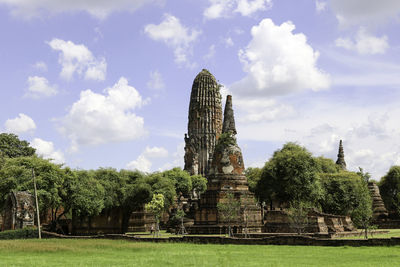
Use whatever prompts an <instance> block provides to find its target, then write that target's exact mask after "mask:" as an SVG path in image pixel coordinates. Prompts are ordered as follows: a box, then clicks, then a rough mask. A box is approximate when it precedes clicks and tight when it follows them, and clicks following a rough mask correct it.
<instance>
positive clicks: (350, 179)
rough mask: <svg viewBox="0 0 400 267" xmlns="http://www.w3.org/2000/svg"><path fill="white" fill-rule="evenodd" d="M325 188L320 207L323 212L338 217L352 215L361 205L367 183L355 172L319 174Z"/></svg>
mask: <svg viewBox="0 0 400 267" xmlns="http://www.w3.org/2000/svg"><path fill="white" fill-rule="evenodd" d="M319 177H320V179H321V184H322V188H323V192H324V194H323V197H322V198H321V199H320V205H321V208H322V211H323V212H326V213H330V214H336V215H350V214H351V213H352V212H353V210H354V209H355V208H356V207H357V206H359V205H360V201H361V199H362V198H361V195H362V192H363V190H364V188H365V183H364V182H363V180H362V179H361V177H360V176H359V175H357V174H356V173H354V172H347V171H341V172H338V173H321V174H319Z"/></svg>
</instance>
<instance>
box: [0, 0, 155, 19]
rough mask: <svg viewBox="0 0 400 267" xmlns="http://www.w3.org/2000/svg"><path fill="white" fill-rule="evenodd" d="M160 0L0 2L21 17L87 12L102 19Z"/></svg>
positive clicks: (36, 0)
mask: <svg viewBox="0 0 400 267" xmlns="http://www.w3.org/2000/svg"><path fill="white" fill-rule="evenodd" d="M159 2H162V1H160V0H134V1H132V0H114V1H107V0H57V1H54V0H17V1H16V0H0V4H1V3H2V4H6V5H8V6H10V7H11V10H12V14H13V15H15V16H18V17H21V18H24V19H26V18H32V17H43V15H46V14H47V13H49V14H57V13H63V12H65V13H67V12H68V13H69V12H81V11H84V12H87V13H89V14H90V15H92V16H94V17H96V18H99V19H104V18H106V17H107V16H109V15H110V14H111V13H113V12H117V11H129V12H133V11H135V10H136V9H138V8H140V7H141V6H143V5H146V4H150V3H159Z"/></svg>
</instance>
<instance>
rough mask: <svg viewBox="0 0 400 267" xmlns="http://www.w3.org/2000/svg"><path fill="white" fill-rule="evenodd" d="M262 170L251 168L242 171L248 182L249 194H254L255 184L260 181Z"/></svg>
mask: <svg viewBox="0 0 400 267" xmlns="http://www.w3.org/2000/svg"><path fill="white" fill-rule="evenodd" d="M261 174H262V169H261V168H252V167H249V168H247V169H246V170H245V171H244V175H246V177H247V181H248V182H249V190H250V192H253V193H255V191H256V187H257V183H258V181H259V180H260V179H261Z"/></svg>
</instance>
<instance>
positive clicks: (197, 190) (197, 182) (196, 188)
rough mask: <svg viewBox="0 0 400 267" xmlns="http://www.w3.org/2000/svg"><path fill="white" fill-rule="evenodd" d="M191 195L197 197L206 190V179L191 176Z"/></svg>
mask: <svg viewBox="0 0 400 267" xmlns="http://www.w3.org/2000/svg"><path fill="white" fill-rule="evenodd" d="M190 178H191V179H192V195H193V196H197V197H199V196H200V195H201V194H203V193H204V192H205V191H206V190H207V178H204V177H203V176H201V175H192V176H190Z"/></svg>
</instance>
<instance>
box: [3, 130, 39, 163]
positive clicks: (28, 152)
mask: <svg viewBox="0 0 400 267" xmlns="http://www.w3.org/2000/svg"><path fill="white" fill-rule="evenodd" d="M35 151H36V150H35V149H34V148H32V147H30V146H29V143H28V142H27V141H25V140H20V139H19V138H18V136H17V135H15V134H12V133H1V134H0V156H5V157H8V158H16V157H29V156H33V155H34V154H35Z"/></svg>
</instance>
